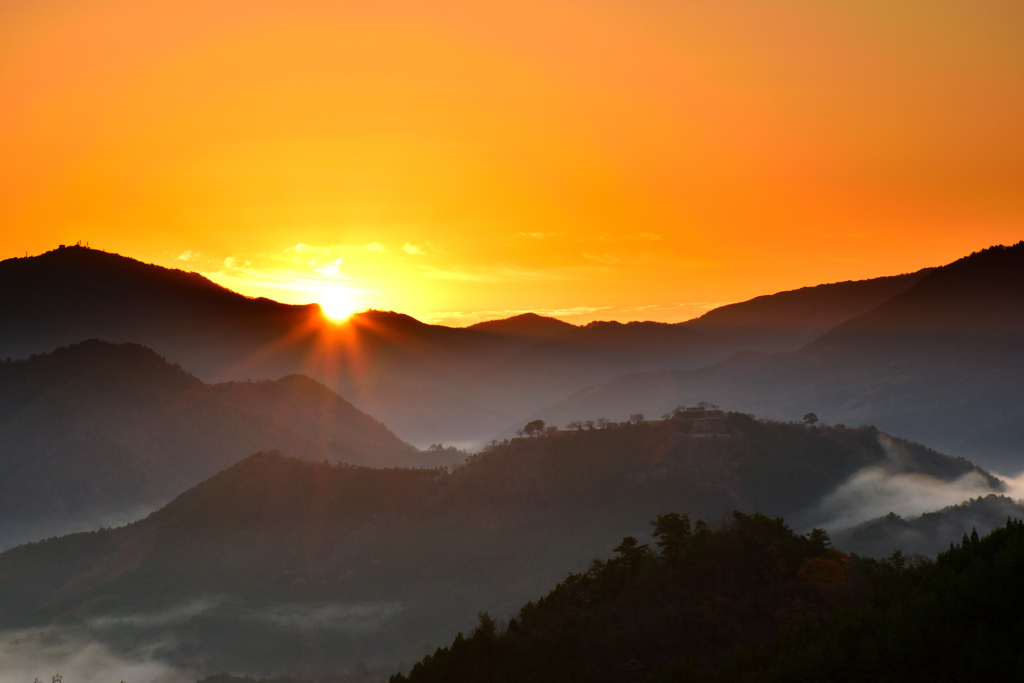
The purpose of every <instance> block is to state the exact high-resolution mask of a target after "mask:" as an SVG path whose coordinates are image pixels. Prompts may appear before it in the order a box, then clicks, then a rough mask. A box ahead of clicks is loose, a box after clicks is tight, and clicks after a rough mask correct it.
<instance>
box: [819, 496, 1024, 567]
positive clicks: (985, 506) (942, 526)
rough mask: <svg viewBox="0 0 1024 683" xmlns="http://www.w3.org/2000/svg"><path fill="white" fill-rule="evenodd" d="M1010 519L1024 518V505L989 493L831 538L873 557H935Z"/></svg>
mask: <svg viewBox="0 0 1024 683" xmlns="http://www.w3.org/2000/svg"><path fill="white" fill-rule="evenodd" d="M1007 519H1024V504H1022V503H1021V502H1020V501H1016V500H1013V499H1012V498H1007V497H1006V496H997V495H995V494H990V495H988V496H985V497H979V498H974V499H972V500H967V501H964V502H963V503H960V504H959V505H950V506H948V507H944V508H942V509H941V510H936V511H935V512H926V513H925V514H923V515H921V516H919V517H901V516H899V515H897V514H894V513H889V514H888V515H886V516H885V517H879V518H878V519H872V520H870V521H867V522H864V523H863V524H860V525H858V526H856V527H854V528H852V529H845V530H842V531H838V532H834V533H833V534H832V539H833V541H834V542H835V544H836V545H837V547H842V548H844V549H846V550H849V551H851V552H855V553H859V554H861V555H866V556H870V557H888V556H889V555H891V554H892V553H893V551H895V550H900V551H902V552H903V554H904V555H911V554H913V553H920V554H922V555H928V556H930V557H935V555H936V554H938V553H940V552H942V551H944V550H947V549H948V548H949V544H950V543H954V542H957V541H959V540H960V539H961V537H963V536H964V535H969V534H970V533H971V532H972V530H977V532H978V533H979V534H981V535H985V534H987V533H988V532H990V531H992V530H993V529H998V528H999V527H1001V526H1003V525H1005V524H1006V520H1007Z"/></svg>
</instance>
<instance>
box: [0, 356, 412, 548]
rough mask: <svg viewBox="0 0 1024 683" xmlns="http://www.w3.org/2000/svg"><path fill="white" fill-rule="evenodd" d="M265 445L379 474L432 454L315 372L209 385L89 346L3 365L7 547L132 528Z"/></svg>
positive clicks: (0, 465) (1, 498)
mask: <svg viewBox="0 0 1024 683" xmlns="http://www.w3.org/2000/svg"><path fill="white" fill-rule="evenodd" d="M261 447H268V448H279V449H282V450H285V451H287V452H289V453H291V454H294V455H296V456H298V457H304V458H309V459H315V460H323V459H329V460H332V461H337V460H344V461H348V462H355V463H360V464H373V465H378V466H386V465H395V464H406V465H408V464H411V463H415V462H420V461H421V460H420V458H421V457H422V456H420V454H419V453H417V452H416V450H415V449H413V448H412V447H411V446H409V445H407V444H405V443H403V442H402V441H400V440H399V439H398V438H397V437H395V436H394V435H393V434H392V433H391V432H390V431H388V429H387V428H386V427H384V426H383V425H382V424H380V423H379V422H377V421H376V420H375V419H373V418H371V417H370V416H368V415H366V414H364V413H362V412H360V411H359V410H358V409H356V408H355V407H353V406H352V405H351V404H349V403H348V402H346V401H345V400H344V399H342V398H341V397H339V396H338V395H337V394H335V393H334V392H332V391H331V390H330V389H328V388H327V387H324V386H323V385H321V384H318V383H316V382H315V381H313V380H311V379H309V378H307V377H302V376H289V377H285V378H282V379H280V380H277V381H265V382H253V383H227V384H219V385H206V384H203V383H202V382H201V381H200V380H198V379H196V378H195V377H193V376H192V375H189V374H188V373H186V372H185V371H184V370H182V369H181V368H179V367H177V366H172V365H170V364H168V363H167V362H166V361H164V360H163V359H162V358H160V357H159V356H158V355H157V354H156V353H154V352H153V351H151V350H149V349H147V348H145V347H142V346H138V345H134V344H123V345H114V344H109V343H106V342H99V341H89V342H84V343H82V344H77V345H74V346H71V347H63V348H60V349H57V350H56V351H54V352H53V353H52V354H44V355H40V356H34V357H33V358H31V359H29V360H25V361H15V362H11V363H2V364H0V542H2V543H4V544H5V545H10V544H11V543H12V541H14V540H16V539H18V538H21V539H26V538H27V539H31V538H39V537H40V535H39V534H42V533H45V532H47V531H49V532H51V533H53V532H57V531H60V530H64V531H66V530H69V529H76V528H77V529H81V528H88V526H90V524H95V523H104V522H105V521H107V520H109V521H118V520H120V521H126V520H125V517H126V516H130V515H133V514H135V513H136V512H137V511H138V510H140V509H145V508H148V509H152V507H153V506H155V505H157V504H160V503H162V502H164V501H166V500H168V499H169V498H171V497H172V496H174V495H176V494H177V493H179V492H181V491H183V490H184V489H186V488H188V487H189V486H192V485H194V484H195V483H197V482H199V481H201V480H203V479H205V478H206V477H208V476H210V475H212V474H213V473H215V472H217V471H218V470H221V469H223V468H224V467H227V466H228V465H230V464H232V463H233V462H236V461H237V460H240V459H241V458H243V457H245V455H247V454H248V453H251V452H252V451H253V450H258V449H259V448H261Z"/></svg>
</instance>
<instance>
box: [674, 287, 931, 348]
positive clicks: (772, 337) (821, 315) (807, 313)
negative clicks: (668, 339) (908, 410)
mask: <svg viewBox="0 0 1024 683" xmlns="http://www.w3.org/2000/svg"><path fill="white" fill-rule="evenodd" d="M930 270H931V269H925V270H921V271H918V272H916V273H909V274H906V275H894V276H892V277H880V278H874V279H872V280H856V281H848V282H836V283H832V284H826V285H818V286H816V287H804V288H802V289H795V290H791V291H787V292H779V293H778V294H769V295H765V296H759V297H755V298H753V299H750V300H749V301H743V302H740V303H736V304H729V305H728V306H721V307H719V308H716V309H714V310H711V311H708V312H707V313H705V314H704V315H702V316H701V317H699V318H696V319H694V320H690V321H688V322H686V323H683V325H684V326H685V327H687V328H689V329H692V330H695V331H697V332H700V333H702V334H704V335H707V336H709V337H711V338H712V339H714V341H715V342H716V344H717V345H719V346H720V347H722V348H725V349H728V350H729V351H740V350H750V351H764V352H771V351H791V350H794V349H798V348H800V347H801V346H803V345H804V344H807V343H808V342H811V341H813V340H814V339H816V338H817V337H819V336H820V335H822V334H824V333H825V332H827V331H829V330H830V329H832V328H833V327H835V326H836V325H839V324H840V323H843V322H845V321H847V320H849V319H851V318H854V317H856V316H858V315H861V314H863V313H867V312H868V311H870V310H871V309H873V308H875V307H876V306H878V305H880V304H881V303H883V302H884V301H886V300H887V299H889V298H890V297H892V296H893V295H895V294H899V293H900V292H903V291H906V290H907V289H908V288H910V287H911V286H913V285H914V284H915V283H917V282H918V281H919V280H920V279H921V278H922V277H924V276H925V275H927V274H928V272H930Z"/></svg>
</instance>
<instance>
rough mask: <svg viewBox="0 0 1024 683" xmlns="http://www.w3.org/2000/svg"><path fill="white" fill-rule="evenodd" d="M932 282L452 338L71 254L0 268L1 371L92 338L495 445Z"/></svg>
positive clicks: (527, 317)
mask: <svg viewBox="0 0 1024 683" xmlns="http://www.w3.org/2000/svg"><path fill="white" fill-rule="evenodd" d="M922 275H923V272H922V273H914V274H909V275H901V276H897V277H890V278H879V279H876V280H865V281H860V282H845V283H836V284H829V285H821V286H819V287H811V288H805V289H800V290H795V291H792V292H783V293H780V294H777V295H772V296H764V297H758V298H757V299H753V300H751V301H748V302H744V303H742V304H736V305H733V306H727V307H723V308H722V309H719V310H717V311H712V312H709V313H708V314H707V315H705V316H703V317H702V318H700V319H698V320H695V321H691V322H689V323H681V324H675V325H669V324H662V323H653V322H634V323H628V324H622V323H616V322H595V323H592V324H590V325H587V326H583V327H576V326H573V325H569V324H568V323H564V322H562V321H559V320H555V319H552V318H545V317H542V316H537V315H534V314H524V315H519V316H515V317H512V318H509V319H506V320H497V321H488V322H485V323H481V324H478V325H473V326H471V327H468V328H451V327H445V326H442V325H428V324H425V323H422V322H420V321H418V320H415V319H413V318H411V317H409V316H407V315H402V314H399V313H394V312H384V311H367V312H364V313H360V314H356V315H353V316H351V317H350V318H349V319H348V320H347V321H346V322H344V323H342V324H335V323H330V322H328V321H326V320H325V319H324V318H323V316H322V315H321V314H320V310H319V308H318V307H317V306H316V305H309V306H288V305H284V304H280V303H277V302H274V301H270V300H267V299H250V298H248V297H245V296H242V295H240V294H237V293H235V292H231V291H229V290H227V289H225V288H223V287H220V286H218V285H216V284H214V283H213V282H211V281H209V280H208V279H206V278H204V277H202V276H200V275H198V274H196V273H186V272H182V271H179V270H172V269H167V268H161V267H158V266H154V265H149V264H144V263H140V262H138V261H135V260H133V259H130V258H126V257H123V256H119V255H117V254H109V253H105V252H102V251H99V250H95V249H87V248H84V247H66V248H63V249H55V250H53V251H50V252H47V253H45V254H42V255H40V256H35V257H30V258H17V259H8V260H6V261H3V262H0V291H2V292H4V296H3V297H2V298H0V358H4V357H7V356H10V357H13V358H21V357H26V356H28V355H30V354H32V353H41V352H48V351H51V350H52V349H54V348H56V347H58V346H64V345H68V344H74V343H78V342H81V341H83V340H85V339H92V338H98V339H104V340H107V341H111V342H134V343H139V344H143V345H145V346H148V347H150V348H153V349H154V350H156V351H157V353H159V354H160V355H162V356H163V357H165V358H167V359H168V360H170V361H171V362H173V363H178V364H180V365H182V366H183V367H186V368H188V369H189V370H190V371H191V372H193V373H195V374H196V376H198V377H199V378H201V379H203V380H204V381H207V382H219V381H225V380H245V379H264V378H277V377H282V376H285V375H289V374H294V373H301V374H305V375H308V376H311V377H313V378H314V379H316V380H318V381H320V382H322V383H324V384H326V385H327V386H329V387H331V388H333V389H334V390H336V391H338V392H349V391H351V393H347V394H346V396H348V397H349V398H350V400H352V401H353V402H354V403H355V404H356V405H357V406H358V407H360V408H361V409H363V410H365V411H367V412H370V413H371V414H373V415H374V416H375V417H376V418H378V419H380V420H382V421H383V422H384V423H385V424H388V425H390V426H392V428H393V429H395V430H396V433H397V434H398V435H399V436H401V437H402V438H404V439H406V440H411V441H413V442H414V443H416V444H418V445H421V446H425V445H427V444H432V443H437V442H448V443H450V442H466V441H473V440H476V441H479V440H482V439H486V438H490V437H491V436H492V435H494V434H496V433H498V432H499V431H500V430H501V429H503V428H505V427H506V426H508V425H509V424H512V423H513V422H515V421H516V420H517V419H519V418H521V417H522V416H524V415H526V414H528V413H530V412H532V411H534V410H536V409H537V408H538V407H539V406H543V405H547V404H549V403H552V402H554V401H557V400H559V399H561V398H563V397H564V396H566V395H567V394H569V393H571V392H573V391H576V390H578V389H580V388H581V387H585V386H590V385H593V384H597V383H600V382H603V381H606V380H608V379H610V378H612V377H614V376H616V375H618V374H621V373H628V372H638V371H646V370H657V369H662V368H671V369H697V368H700V367H703V366H705V365H707V364H709V363H713V362H717V361H720V360H722V359H724V358H726V357H728V356H729V355H730V354H732V353H734V352H737V351H742V350H747V351H762V352H763V351H775V350H780V349H781V350H792V349H795V348H797V347H798V346H799V345H800V344H803V343H805V342H806V341H808V340H809V339H812V338H814V337H816V336H818V335H820V334H821V333H823V332H824V331H826V330H828V329H830V328H831V327H833V326H835V325H837V324H839V323H841V322H843V321H845V320H848V319H849V318H850V317H852V316H856V315H858V314H861V313H863V312H866V311H868V310H871V309H872V308H874V307H875V306H877V305H878V304H879V303H881V302H883V301H885V300H887V299H888V298H890V297H892V296H893V295H894V294H896V293H899V292H902V291H904V290H906V289H907V288H908V287H910V286H911V285H913V284H914V283H915V282H917V281H918V280H919V279H920V278H921V276H922ZM356 387H358V389H354V388H356ZM467 405H469V406H474V407H475V408H476V409H474V410H472V411H470V412H471V419H467V417H466V406H467Z"/></svg>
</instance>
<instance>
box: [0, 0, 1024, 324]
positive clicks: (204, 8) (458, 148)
mask: <svg viewBox="0 0 1024 683" xmlns="http://www.w3.org/2000/svg"><path fill="white" fill-rule="evenodd" d="M1022 36H1024V3H1021V2H1019V0H1007V1H1006V2H944V1H940V0H927V1H924V0H923V1H921V2H906V1H903V0H900V1H893V0H887V1H881V0H879V1H871V0H856V1H843V2H839V1H835V2H821V1H820V0H815V1H813V2H812V1H808V2H786V1H785V0H760V1H757V2H754V1H748V2H707V1H706V0H692V1H688V0H651V1H646V2H645V1H642V0H629V1H625V0H622V1H615V0H590V1H588V2H535V1H533V0H517V1H516V2H509V3H503V4H496V3H493V2H486V3H484V2H469V1H466V2H459V1H457V0H423V1H420V2H408V3H405V2H388V1H386V0H385V1H382V2H365V1H359V2H337V1H331V2H327V1H324V2H315V1H303V0H289V1H288V2H258V1H253V0H245V1H242V0H235V1H231V0H227V1H220V0H203V1H201V2H192V1H190V0H174V1H173V2H171V1H164V0H147V1H145V2H139V1H138V0H125V1H113V0H88V1H84V0H83V1H79V2H75V1H71V0H59V1H58V0H5V2H3V3H0V257H4V258H6V257H9V256H15V255H22V254H24V253H25V252H28V253H39V252H41V251H45V250H47V249H50V248H53V247H54V246H56V245H57V244H59V243H71V242H75V241H77V240H79V239H81V240H88V241H89V242H90V244H91V245H92V246H93V247H98V248H101V249H105V250H107V251H115V252H119V253H123V254H126V255H129V256H133V257H136V258H140V259H142V260H145V261H151V262H155V263H159V264H161V265H167V266H176V267H182V268H185V269H189V270H197V271H199V272H202V273H204V274H206V275H208V276H209V277H211V278H212V279H214V280H216V281H217V282H220V283H222V284H225V285H227V286H229V287H232V288H233V289H236V290H239V291H242V292H244V293H246V294H251V295H265V296H270V297H272V298H275V299H279V300H282V301H290V302H307V301H323V300H328V299H332V300H336V301H337V302H340V304H339V305H343V306H344V305H347V306H351V307H355V308H366V307H375V308H385V309H395V310H400V311H405V312H408V313H411V314H413V315H417V316H418V317H420V318H422V319H427V320H438V321H444V322H448V323H457V324H462V323H468V322H474V321H475V320H477V319H479V318H480V317H493V316H500V315H506V314H508V313H510V312H518V311H524V310H536V311H540V312H549V313H556V314H557V315H559V316H560V317H563V318H565V319H567V320H571V321H574V322H579V321H583V320H590V319H595V318H604V319H607V318H617V319H622V320H628V319H636V318H649V319H656V320H681V319H686V318H689V317H692V316H693V315H695V314H697V313H699V312H700V311H701V310H702V309H703V308H706V307H708V306H711V305H713V304H716V303H721V302H727V301H735V300H740V299H744V298H749V297H751V296H755V295H757V294H762V293H767V292H772V291H778V290H781V289H788V288H793V287H799V286H803V285H808V284H817V283H820V282H828V281H836V280H844V279H851V278H864V277H873V276H878V275H886V274H893V273H898V272H905V271H910V270H916V269H918V268H920V267H923V266H928V265H938V264H941V263H944V262H948V261H950V260H953V259H955V258H957V257H959V256H962V255H965V254H966V253H969V252H970V251H973V250H976V249H979V248H982V247H985V246H988V245H990V244H994V243H1000V242H1002V243H1007V242H1015V241H1018V240H1020V239H1022V238H1024V39H1022Z"/></svg>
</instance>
